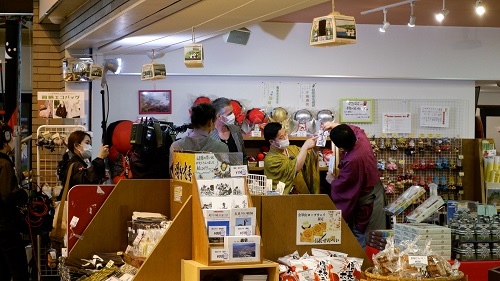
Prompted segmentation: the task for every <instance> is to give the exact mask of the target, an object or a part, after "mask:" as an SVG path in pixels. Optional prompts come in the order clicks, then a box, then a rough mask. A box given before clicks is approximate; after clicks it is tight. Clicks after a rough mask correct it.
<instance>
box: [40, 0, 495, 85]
mask: <svg viewBox="0 0 500 281" xmlns="http://www.w3.org/2000/svg"><path fill="white" fill-rule="evenodd" d="M401 1H403V0H401ZM401 1H398V0H356V1H353V0H336V1H335V2H334V3H335V11H339V12H341V13H342V14H346V15H353V16H355V17H356V21H357V23H358V24H359V23H364V24H380V23H381V22H382V20H383V14H382V12H375V13H370V14H366V15H361V12H362V11H366V10H370V9H374V8H378V7H382V6H384V5H389V4H394V3H399V2H401ZM415 1H416V2H415V9H414V10H415V14H416V16H417V25H418V24H420V25H448V26H451V25H453V26H478V27H500V17H498V16H497V15H498V14H499V13H500V0H483V2H484V5H485V7H486V8H487V13H486V14H485V15H484V16H483V17H482V18H478V17H477V16H476V15H475V14H474V5H475V1H476V0H453V1H447V2H445V3H446V7H447V8H448V9H449V10H450V13H449V14H448V16H447V18H446V19H445V21H444V22H443V23H437V22H436V21H435V20H434V19H433V18H434V14H435V13H437V12H439V11H440V10H441V9H442V1H440V0H415ZM82 2H85V1H84V0H75V1H57V3H59V4H57V3H56V5H60V6H56V5H55V7H53V8H52V9H51V10H50V13H49V14H47V15H45V16H43V18H42V19H43V20H44V21H45V22H47V20H48V18H49V17H50V16H51V15H57V16H63V17H67V16H69V15H71V14H72V13H73V12H75V11H76V10H78V9H79V8H81V7H82ZM125 2H127V1H125ZM61 3H64V5H63V4H61ZM127 3H132V4H129V5H128V7H127V8H123V10H121V11H120V12H119V13H115V14H114V15H113V16H112V17H110V18H109V19H106V20H105V21H103V22H102V23H96V26H93V27H92V28H91V29H90V30H88V31H86V33H85V35H84V36H81V37H79V38H77V39H73V40H70V41H68V42H67V46H66V48H67V49H78V50H82V49H89V48H94V50H97V54H98V55H124V54H138V53H146V52H151V50H153V49H154V50H155V52H168V51H171V50H175V49H178V48H181V47H183V46H184V45H185V44H187V43H191V42H192V39H193V35H194V37H195V40H196V41H197V42H201V41H203V40H206V39H208V38H211V37H214V36H218V35H221V34H225V33H227V32H229V31H231V30H235V29H239V28H242V27H245V26H249V25H252V24H255V23H259V22H262V21H277V22H312V19H313V18H314V17H318V16H324V15H327V14H329V13H331V11H332V1H330V0H168V1H167V0H130V1H128V2H127ZM408 16H409V5H408V4H405V5H401V6H399V7H395V8H390V9H389V10H388V21H390V22H391V24H406V22H407V20H408ZM63 24H64V23H63ZM193 31H194V33H193ZM477 85H479V86H481V87H482V91H481V92H488V91H491V92H499V90H498V89H500V88H499V87H497V83H496V81H478V82H477Z"/></svg>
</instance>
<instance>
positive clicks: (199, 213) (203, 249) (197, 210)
mask: <svg viewBox="0 0 500 281" xmlns="http://www.w3.org/2000/svg"><path fill="white" fill-rule="evenodd" d="M245 191H246V194H247V197H248V206H249V207H255V206H254V205H253V203H252V200H251V199H252V198H251V197H250V196H249V194H250V193H249V191H248V186H247V184H246V181H245ZM192 194H193V259H194V260H195V261H197V262H199V263H201V264H203V265H208V266H212V265H241V264H256V262H248V263H247V262H245V263H234V262H231V263H228V262H223V261H218V262H211V261H210V249H211V247H214V246H219V247H221V246H222V245H221V244H210V243H209V242H208V235H207V228H206V226H205V218H204V217H203V210H202V209H201V201H200V195H199V193H198V187H197V183H196V181H195V183H194V185H193V188H192ZM257 218H258V217H257ZM257 221H259V219H257ZM255 234H256V235H260V231H259V226H258V224H257V225H256V226H255ZM262 257H263V247H262V238H261V244H260V263H262ZM257 264H259V263H257Z"/></svg>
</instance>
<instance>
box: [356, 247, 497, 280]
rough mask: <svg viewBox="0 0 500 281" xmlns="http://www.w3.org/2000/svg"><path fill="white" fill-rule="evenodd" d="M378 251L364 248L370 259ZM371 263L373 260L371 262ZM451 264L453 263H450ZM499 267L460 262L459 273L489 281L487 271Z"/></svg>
mask: <svg viewBox="0 0 500 281" xmlns="http://www.w3.org/2000/svg"><path fill="white" fill-rule="evenodd" d="M378 252H379V250H378V249H375V248H373V247H370V246H366V255H367V256H368V257H369V258H370V259H372V256H373V255H374V254H376V253H378ZM372 261H373V260H372ZM451 263H452V264H453V261H451ZM497 266H500V260H494V261H461V262H460V271H462V272H463V273H464V274H465V275H466V276H468V278H469V280H470V281H491V280H488V269H490V268H494V267H497Z"/></svg>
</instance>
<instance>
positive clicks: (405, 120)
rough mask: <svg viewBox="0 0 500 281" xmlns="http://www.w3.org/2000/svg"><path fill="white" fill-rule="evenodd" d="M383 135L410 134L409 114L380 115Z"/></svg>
mask: <svg viewBox="0 0 500 281" xmlns="http://www.w3.org/2000/svg"><path fill="white" fill-rule="evenodd" d="M382 132H383V133H386V134H388V133H401V134H410V133H411V114H410V113H409V112H406V113H384V114H383V115H382Z"/></svg>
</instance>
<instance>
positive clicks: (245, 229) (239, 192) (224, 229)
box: [193, 177, 262, 265]
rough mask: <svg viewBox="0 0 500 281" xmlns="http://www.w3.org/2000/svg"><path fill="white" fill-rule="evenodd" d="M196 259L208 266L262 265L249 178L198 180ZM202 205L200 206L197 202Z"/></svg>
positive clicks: (194, 256) (195, 193)
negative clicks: (247, 185)
mask: <svg viewBox="0 0 500 281" xmlns="http://www.w3.org/2000/svg"><path fill="white" fill-rule="evenodd" d="M196 185H197V188H194V187H193V202H194V204H193V224H194V225H193V234H194V237H193V239H194V241H195V243H194V245H193V258H194V260H196V261H198V262H200V263H203V264H206V265H218V264H219V265H220V264H221V263H231V264H235V263H236V264H237V263H243V264H244V263H262V251H261V249H262V243H261V237H260V232H259V227H258V226H257V214H256V208H255V207H254V206H253V204H252V200H251V199H250V197H249V192H248V189H247V187H246V182H245V178H242V177H241V178H215V179H206V180H196ZM197 202H199V204H198V203H197Z"/></svg>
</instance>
